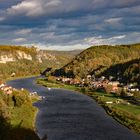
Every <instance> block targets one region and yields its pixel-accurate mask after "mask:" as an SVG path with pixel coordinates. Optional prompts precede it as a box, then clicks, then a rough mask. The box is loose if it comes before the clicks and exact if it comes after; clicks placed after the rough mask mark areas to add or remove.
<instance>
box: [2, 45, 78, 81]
mask: <svg viewBox="0 0 140 140" xmlns="http://www.w3.org/2000/svg"><path fill="white" fill-rule="evenodd" d="M80 51H81V50H76V51H70V52H69V51H68V52H67V51H47V50H38V49H37V48H35V47H23V46H6V45H0V79H5V78H9V77H10V76H11V74H12V73H15V74H16V76H27V75H36V74H39V73H40V72H42V71H44V70H45V69H46V68H47V67H52V68H53V69H55V68H60V67H62V66H64V65H65V64H67V63H68V62H70V61H71V60H72V58H73V57H74V56H75V55H76V54H78V53H79V52H80ZM3 61H4V62H3Z"/></svg>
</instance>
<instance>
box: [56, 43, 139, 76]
mask: <svg viewBox="0 0 140 140" xmlns="http://www.w3.org/2000/svg"><path fill="white" fill-rule="evenodd" d="M138 58H140V44H132V45H117V46H108V45H104V46H92V47H90V48H88V49H86V50H85V51H83V52H81V53H80V54H79V55H77V56H76V57H75V58H74V59H73V60H72V61H71V62H70V63H68V64H67V65H65V66H64V67H62V68H61V69H58V70H57V71H55V73H54V75H56V76H59V75H64V76H67V77H80V78H84V77H86V76H87V75H88V74H95V76H100V75H101V74H102V73H103V72H104V71H105V70H107V69H108V68H110V67H111V66H114V65H117V64H120V63H121V64H122V65H123V64H125V63H127V62H129V61H132V60H134V59H138Z"/></svg>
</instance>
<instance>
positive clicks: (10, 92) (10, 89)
mask: <svg viewBox="0 0 140 140" xmlns="http://www.w3.org/2000/svg"><path fill="white" fill-rule="evenodd" d="M1 89H2V91H3V92H4V93H6V94H8V95H10V94H12V93H13V89H12V87H10V86H4V87H2V88H1Z"/></svg>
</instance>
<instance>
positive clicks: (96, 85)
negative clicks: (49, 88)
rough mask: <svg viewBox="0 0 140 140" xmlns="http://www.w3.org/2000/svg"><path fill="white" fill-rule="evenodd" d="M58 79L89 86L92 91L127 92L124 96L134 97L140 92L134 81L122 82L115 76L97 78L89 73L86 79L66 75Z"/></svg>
mask: <svg viewBox="0 0 140 140" xmlns="http://www.w3.org/2000/svg"><path fill="white" fill-rule="evenodd" d="M56 81H59V82H62V83H65V84H68V85H75V86H79V87H88V88H89V89H90V90H92V91H102V92H108V93H114V94H118V95H120V94H121V92H122V91H123V93H125V95H124V96H126V97H132V96H133V95H134V92H139V91H140V87H137V86H135V85H134V84H133V83H130V84H124V83H120V82H119V81H117V80H113V77H110V78H109V79H107V78H105V77H104V76H102V77H100V78H95V76H94V75H87V77H86V78H85V79H81V80H79V79H76V78H66V77H58V78H56Z"/></svg>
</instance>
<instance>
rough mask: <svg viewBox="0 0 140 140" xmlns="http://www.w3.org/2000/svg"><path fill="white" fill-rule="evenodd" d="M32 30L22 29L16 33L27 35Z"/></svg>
mask: <svg viewBox="0 0 140 140" xmlns="http://www.w3.org/2000/svg"><path fill="white" fill-rule="evenodd" d="M31 32H32V29H21V30H17V31H16V32H15V34H16V35H27V34H29V33H31Z"/></svg>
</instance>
